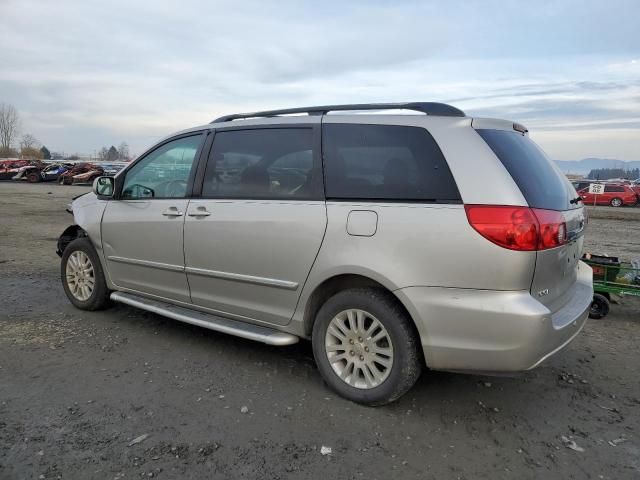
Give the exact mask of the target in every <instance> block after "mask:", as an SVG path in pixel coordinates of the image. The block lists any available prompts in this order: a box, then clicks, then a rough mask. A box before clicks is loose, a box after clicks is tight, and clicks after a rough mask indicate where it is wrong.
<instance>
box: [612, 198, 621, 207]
mask: <svg viewBox="0 0 640 480" xmlns="http://www.w3.org/2000/svg"><path fill="white" fill-rule="evenodd" d="M623 204H624V202H623V201H622V199H621V198H618V197H614V198H612V199H611V201H610V202H609V205H611V206H612V207H621V206H622V205H623Z"/></svg>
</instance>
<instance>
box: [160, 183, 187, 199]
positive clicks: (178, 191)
mask: <svg viewBox="0 0 640 480" xmlns="http://www.w3.org/2000/svg"><path fill="white" fill-rule="evenodd" d="M156 190H159V191H160V192H162V196H163V197H168V198H180V197H184V195H185V193H186V192H187V182H185V181H184V180H168V181H166V182H162V183H161V184H159V185H156Z"/></svg>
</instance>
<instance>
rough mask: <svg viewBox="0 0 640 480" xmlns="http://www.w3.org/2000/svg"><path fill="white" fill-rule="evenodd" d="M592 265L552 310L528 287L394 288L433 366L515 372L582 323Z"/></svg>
mask: <svg viewBox="0 0 640 480" xmlns="http://www.w3.org/2000/svg"><path fill="white" fill-rule="evenodd" d="M592 282H593V281H592V271H591V268H589V267H588V266H587V265H586V264H584V263H582V262H580V266H579V269H578V278H577V281H576V283H575V284H574V285H573V287H572V288H571V290H570V291H569V292H567V294H566V295H565V297H564V298H566V299H567V300H566V302H564V304H563V305H562V306H560V307H558V309H557V310H556V311H554V312H552V311H550V310H549V309H548V308H547V307H545V306H544V305H543V304H541V303H540V302H539V301H537V300H536V299H535V298H533V297H532V296H531V294H530V293H529V292H528V291H495V290H471V289H460V288H440V287H407V288H403V289H400V290H396V291H395V292H394V293H395V294H396V295H397V296H398V298H399V299H400V300H401V301H402V302H403V303H404V305H405V306H406V307H407V309H408V310H409V313H410V314H411V315H412V317H413V318H414V320H415V323H416V326H417V328H418V332H419V334H420V338H421V342H422V347H423V350H424V355H425V360H426V362H427V365H428V366H429V367H430V368H432V369H435V370H458V371H478V372H485V373H501V372H519V371H524V370H529V369H531V368H534V367H536V366H538V365H539V364H540V363H541V362H543V361H544V360H546V359H547V358H549V357H550V356H551V355H553V354H554V353H556V352H558V351H560V350H561V349H562V348H564V347H565V346H566V345H568V344H569V343H570V342H571V341H572V340H573V339H574V338H575V337H576V336H577V335H578V333H579V332H580V330H582V327H584V325H585V323H586V320H587V317H588V314H589V308H590V305H591V301H592V299H593V283H592Z"/></svg>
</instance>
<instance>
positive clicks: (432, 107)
mask: <svg viewBox="0 0 640 480" xmlns="http://www.w3.org/2000/svg"><path fill="white" fill-rule="evenodd" d="M349 110H414V111H416V112H422V113H426V114H427V115H437V116H442V117H464V116H466V115H465V113H464V112H463V111H462V110H459V109H457V108H456V107H452V106H451V105H447V104H446V103H437V102H409V103H354V104H351V105H322V106H317V107H298V108H285V109H282V110H266V111H264V112H250V113H234V114H232V115H225V116H223V117H220V118H216V119H215V120H214V121H213V122H211V123H218V122H230V121H232V120H239V119H242V118H264V117H275V116H278V115H289V114H293V113H307V114H309V115H324V114H326V113H328V112H337V111H349Z"/></svg>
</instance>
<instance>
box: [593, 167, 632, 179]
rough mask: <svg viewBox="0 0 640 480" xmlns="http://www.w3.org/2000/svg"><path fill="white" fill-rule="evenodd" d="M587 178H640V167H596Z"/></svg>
mask: <svg viewBox="0 0 640 480" xmlns="http://www.w3.org/2000/svg"><path fill="white" fill-rule="evenodd" d="M587 178H588V179H590V180H609V179H610V178H626V179H628V180H635V179H636V178H640V168H631V169H629V170H625V169H624V168H594V169H593V170H591V171H590V172H589V175H587Z"/></svg>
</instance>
